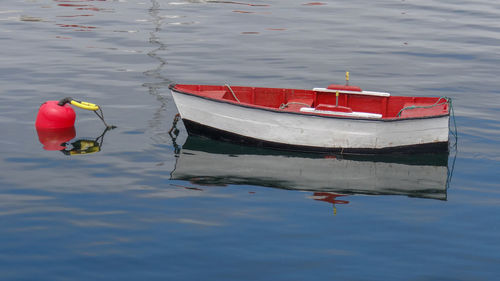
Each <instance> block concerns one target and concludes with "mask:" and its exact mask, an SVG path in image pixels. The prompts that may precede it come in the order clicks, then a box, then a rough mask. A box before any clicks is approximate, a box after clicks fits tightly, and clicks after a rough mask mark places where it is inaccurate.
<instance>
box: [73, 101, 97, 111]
mask: <svg viewBox="0 0 500 281" xmlns="http://www.w3.org/2000/svg"><path fill="white" fill-rule="evenodd" d="M70 103H71V104H72V105H74V106H76V107H79V108H81V109H86V110H91V111H96V110H99V106H98V105H97V104H93V103H90V102H86V101H76V100H71V102H70Z"/></svg>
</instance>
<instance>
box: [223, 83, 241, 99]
mask: <svg viewBox="0 0 500 281" xmlns="http://www.w3.org/2000/svg"><path fill="white" fill-rule="evenodd" d="M224 86H226V87H227V88H228V89H229V91H231V94H233V97H234V99H235V100H236V101H237V102H238V103H241V102H240V100H239V99H238V98H237V97H236V94H234V92H233V89H231V87H229V84H227V83H226V84H224Z"/></svg>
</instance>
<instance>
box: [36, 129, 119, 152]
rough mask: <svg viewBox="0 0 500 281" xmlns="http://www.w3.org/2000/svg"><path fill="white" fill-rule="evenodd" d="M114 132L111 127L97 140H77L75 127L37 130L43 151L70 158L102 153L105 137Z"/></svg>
mask: <svg viewBox="0 0 500 281" xmlns="http://www.w3.org/2000/svg"><path fill="white" fill-rule="evenodd" d="M109 130H112V128H111V127H108V128H105V129H104V131H103V132H102V133H101V134H100V135H99V136H98V137H96V138H78V139H75V136H76V130H75V127H70V128H63V129H37V130H36V131H37V134H38V140H39V141H40V143H41V144H42V145H43V149H45V150H48V151H61V152H62V153H63V154H65V155H68V156H73V155H82V154H92V153H96V152H99V151H101V149H102V144H103V141H104V135H105V134H106V133H107V132H108V131H109Z"/></svg>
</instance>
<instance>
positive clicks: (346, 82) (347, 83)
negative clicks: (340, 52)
mask: <svg viewBox="0 0 500 281" xmlns="http://www.w3.org/2000/svg"><path fill="white" fill-rule="evenodd" d="M345 84H346V85H349V71H346V72H345Z"/></svg>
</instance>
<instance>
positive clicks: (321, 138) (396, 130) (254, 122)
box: [172, 91, 449, 149]
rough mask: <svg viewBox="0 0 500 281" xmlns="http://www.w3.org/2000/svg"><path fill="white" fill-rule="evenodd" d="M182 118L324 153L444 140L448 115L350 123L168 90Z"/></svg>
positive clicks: (445, 139)
mask: <svg viewBox="0 0 500 281" xmlns="http://www.w3.org/2000/svg"><path fill="white" fill-rule="evenodd" d="M172 95H173V98H174V101H175V104H176V106H177V109H178V110H179V113H180V115H181V117H182V119H183V120H189V121H191V122H195V123H198V124H201V125H204V126H208V127H211V128H215V129H217V130H221V131H224V132H228V133H231V134H235V135H239V136H243V137H247V138H252V139H258V140H262V141H265V142H270V143H277V144H285V145H292V146H304V147H318V148H325V149H387V148H394V147H406V146H416V145H424V144H436V143H445V142H448V133H449V127H448V122H449V116H439V117H433V118H415V119H405V120H381V119H359V118H358V119H356V118H342V117H333V116H311V115H306V114H298V113H289V112H280V111H273V110H263V109H255V108H252V107H246V106H240V105H235V104H233V103H227V102H220V101H214V100H210V99H206V98H200V97H197V96H193V95H189V94H183V93H178V92H175V91H172Z"/></svg>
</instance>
